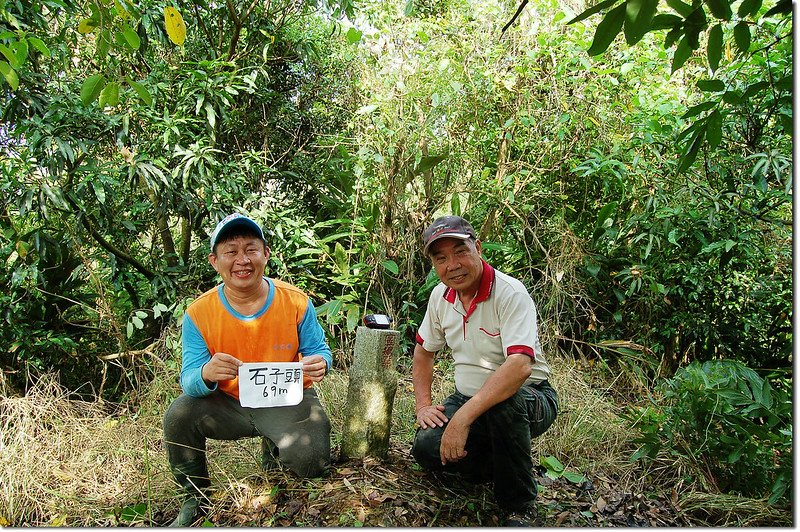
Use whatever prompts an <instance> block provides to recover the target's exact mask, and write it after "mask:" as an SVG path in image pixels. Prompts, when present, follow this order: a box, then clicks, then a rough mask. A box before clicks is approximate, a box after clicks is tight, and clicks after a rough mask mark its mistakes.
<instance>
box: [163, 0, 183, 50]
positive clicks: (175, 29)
mask: <svg viewBox="0 0 800 532" xmlns="http://www.w3.org/2000/svg"><path fill="white" fill-rule="evenodd" d="M164 26H165V27H166V28H167V35H169V40H170V41H172V42H174V43H175V44H177V45H178V46H181V45H182V44H183V41H185V40H186V24H184V23H183V17H182V16H181V14H180V12H179V11H178V10H177V9H175V8H174V7H171V6H167V7H165V8H164Z"/></svg>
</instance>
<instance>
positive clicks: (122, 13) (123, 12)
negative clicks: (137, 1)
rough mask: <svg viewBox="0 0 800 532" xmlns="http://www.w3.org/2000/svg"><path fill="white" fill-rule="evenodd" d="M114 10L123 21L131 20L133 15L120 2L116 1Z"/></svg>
mask: <svg viewBox="0 0 800 532" xmlns="http://www.w3.org/2000/svg"><path fill="white" fill-rule="evenodd" d="M114 9H116V11H117V15H119V17H120V18H121V19H123V20H125V19H129V18H131V14H130V13H128V10H127V9H125V6H123V5H122V3H121V2H120V1H119V0H114Z"/></svg>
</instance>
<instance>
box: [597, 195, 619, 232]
mask: <svg viewBox="0 0 800 532" xmlns="http://www.w3.org/2000/svg"><path fill="white" fill-rule="evenodd" d="M616 210H617V202H616V201H612V202H611V203H608V204H606V205H604V206H603V208H602V209H600V212H599V213H597V222H595V226H596V227H603V226H604V225H605V223H606V220H608V219H609V218H611V217H613V216H614V213H615V212H616Z"/></svg>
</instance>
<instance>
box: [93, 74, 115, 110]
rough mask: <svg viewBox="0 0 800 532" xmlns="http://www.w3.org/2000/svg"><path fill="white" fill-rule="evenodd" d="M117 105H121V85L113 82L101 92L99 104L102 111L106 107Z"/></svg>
mask: <svg viewBox="0 0 800 532" xmlns="http://www.w3.org/2000/svg"><path fill="white" fill-rule="evenodd" d="M117 103H119V83H117V82H116V81H111V82H109V83H108V84H107V85H106V86H105V87H103V90H102V91H100V100H99V102H98V104H99V105H100V108H101V109H102V108H104V107H105V106H106V105H108V106H110V107H114V106H115V105H117Z"/></svg>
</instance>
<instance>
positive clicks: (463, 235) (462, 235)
mask: <svg viewBox="0 0 800 532" xmlns="http://www.w3.org/2000/svg"><path fill="white" fill-rule="evenodd" d="M442 238H460V239H461V240H469V239H470V238H472V235H468V234H467V233H444V234H441V235H436V236H435V237H433V238H431V239H430V240H429V241H428V243H427V244H425V247H424V248H423V252H424V253H425V254H426V255H427V254H428V250H429V249H430V247H431V244H433V243H434V242H436V241H437V240H441V239H442Z"/></svg>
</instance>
